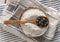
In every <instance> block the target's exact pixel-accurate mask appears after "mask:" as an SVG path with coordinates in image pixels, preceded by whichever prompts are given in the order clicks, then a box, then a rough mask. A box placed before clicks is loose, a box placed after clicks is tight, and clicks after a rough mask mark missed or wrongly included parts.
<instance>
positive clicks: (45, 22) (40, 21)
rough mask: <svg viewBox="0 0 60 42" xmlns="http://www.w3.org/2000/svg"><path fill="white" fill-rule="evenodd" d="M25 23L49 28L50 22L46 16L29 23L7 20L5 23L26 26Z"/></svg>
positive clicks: (28, 21)
mask: <svg viewBox="0 0 60 42" xmlns="http://www.w3.org/2000/svg"><path fill="white" fill-rule="evenodd" d="M24 23H32V24H35V25H37V26H39V27H47V26H48V24H49V20H48V18H47V17H44V16H39V17H37V18H36V19H34V20H27V21H23V20H7V21H4V24H24Z"/></svg>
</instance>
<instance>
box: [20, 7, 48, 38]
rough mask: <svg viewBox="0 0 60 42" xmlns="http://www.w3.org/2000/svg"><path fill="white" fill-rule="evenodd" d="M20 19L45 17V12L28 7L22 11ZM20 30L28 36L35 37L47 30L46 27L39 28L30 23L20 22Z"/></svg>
mask: <svg viewBox="0 0 60 42" xmlns="http://www.w3.org/2000/svg"><path fill="white" fill-rule="evenodd" d="M22 14H23V15H22V17H21V20H24V21H25V20H33V19H35V18H37V17H38V16H44V17H46V15H45V13H44V12H42V11H41V10H40V9H39V8H34V7H30V8H27V9H25V10H24V11H23V13H22ZM21 28H22V31H23V33H24V34H25V35H27V36H29V37H37V36H41V35H43V34H44V33H45V32H46V31H47V28H48V26H47V27H45V28H41V27H38V26H37V25H35V24H32V23H25V24H21Z"/></svg>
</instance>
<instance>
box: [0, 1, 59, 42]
mask: <svg viewBox="0 0 60 42" xmlns="http://www.w3.org/2000/svg"><path fill="white" fill-rule="evenodd" d="M39 1H40V2H41V3H42V4H45V5H47V6H50V7H53V8H54V9H56V10H58V11H60V0H39ZM0 8H1V7H0ZM2 9H3V8H2ZM11 19H15V18H13V17H12V18H11ZM13 26H16V27H17V28H18V26H17V25H13ZM0 35H1V36H0V39H1V42H27V41H23V40H22V39H21V38H19V37H18V36H15V35H13V34H12V33H9V32H7V31H5V30H3V29H1V28H0ZM35 39H36V40H38V41H39V42H60V23H59V25H58V27H57V30H56V34H55V37H54V38H53V40H51V41H49V40H47V39H45V38H44V37H43V36H41V37H40V38H39V37H37V38H35Z"/></svg>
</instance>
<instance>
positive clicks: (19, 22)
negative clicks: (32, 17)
mask: <svg viewBox="0 0 60 42" xmlns="http://www.w3.org/2000/svg"><path fill="white" fill-rule="evenodd" d="M26 22H27V21H21V20H6V21H4V24H23V23H26Z"/></svg>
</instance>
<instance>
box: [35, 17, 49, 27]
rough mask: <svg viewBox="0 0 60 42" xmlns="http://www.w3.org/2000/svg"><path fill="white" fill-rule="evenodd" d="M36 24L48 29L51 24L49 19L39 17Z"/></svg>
mask: <svg viewBox="0 0 60 42" xmlns="http://www.w3.org/2000/svg"><path fill="white" fill-rule="evenodd" d="M36 23H37V25H38V26H39V27H46V26H48V24H49V20H48V18H47V17H44V16H39V17H37V21H36Z"/></svg>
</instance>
